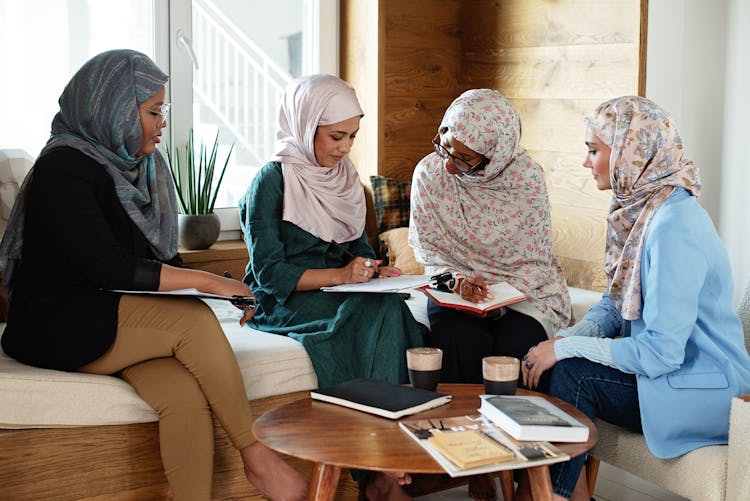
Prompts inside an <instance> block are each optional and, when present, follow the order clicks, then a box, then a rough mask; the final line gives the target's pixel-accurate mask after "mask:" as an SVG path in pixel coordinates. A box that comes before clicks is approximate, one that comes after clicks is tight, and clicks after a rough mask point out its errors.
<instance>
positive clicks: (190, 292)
mask: <svg viewBox="0 0 750 501" xmlns="http://www.w3.org/2000/svg"><path fill="white" fill-rule="evenodd" d="M112 292H119V293H121V294H148V295H152V296H190V297H197V298H203V299H223V300H225V301H237V300H238V298H236V297H234V296H220V295H218V294H211V293H210V292H201V291H199V290H198V289H176V290H172V291H126V290H122V289H113V290H112Z"/></svg>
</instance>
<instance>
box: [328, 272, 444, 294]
mask: <svg viewBox="0 0 750 501" xmlns="http://www.w3.org/2000/svg"><path fill="white" fill-rule="evenodd" d="M429 283H430V275H399V276H397V277H378V278H373V279H371V280H369V281H367V282H363V283H361V284H344V285H336V286H333V287H321V289H320V290H322V291H325V292H398V291H402V290H404V289H414V288H416V287H419V286H420V285H425V284H429Z"/></svg>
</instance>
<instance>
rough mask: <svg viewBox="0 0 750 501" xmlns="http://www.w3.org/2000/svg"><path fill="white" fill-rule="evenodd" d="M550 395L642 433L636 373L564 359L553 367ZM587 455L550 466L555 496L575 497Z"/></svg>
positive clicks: (588, 362) (588, 414)
mask: <svg viewBox="0 0 750 501" xmlns="http://www.w3.org/2000/svg"><path fill="white" fill-rule="evenodd" d="M549 393H550V395H552V396H555V397H557V398H559V399H561V400H565V401H566V402H568V403H570V404H571V405H573V406H575V407H577V408H578V409H579V410H580V411H581V412H583V413H584V414H586V416H588V417H589V419H591V420H592V421H593V420H594V418H599V419H603V420H604V421H607V422H609V423H612V424H615V425H618V426H623V427H625V428H629V429H631V430H634V431H641V414H640V409H639V406H638V388H637V385H636V379H635V376H634V375H633V374H626V373H624V372H621V371H619V370H617V369H614V368H612V367H607V366H606V365H601V364H598V363H596V362H591V361H590V360H586V359H584V358H569V359H566V360H560V361H559V362H557V364H555V366H554V367H553V368H552V377H551V381H550V389H549ZM586 456H587V454H581V455H580V456H576V457H574V458H572V459H571V460H570V461H567V462H565V463H555V464H553V465H550V468H549V472H550V476H551V477H552V489H553V490H554V492H555V494H557V495H559V496H562V497H564V498H568V499H570V498H571V496H572V495H573V489H574V488H575V485H576V482H577V481H578V477H579V475H580V474H581V470H582V469H583V466H584V464H585V462H586ZM591 494H593V493H591Z"/></svg>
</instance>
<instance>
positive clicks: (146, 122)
mask: <svg viewBox="0 0 750 501" xmlns="http://www.w3.org/2000/svg"><path fill="white" fill-rule="evenodd" d="M166 94H167V90H166V89H165V88H164V87H162V88H161V89H160V90H159V91H158V92H157V93H156V94H154V95H153V96H151V97H150V98H148V99H147V100H146V101H143V102H142V103H141V104H140V105H139V106H138V113H139V114H140V117H141V129H143V136H142V137H141V147H140V148H139V149H138V151H137V152H136V154H135V155H136V156H137V157H141V156H143V155H150V154H152V153H153V152H154V150H156V145H157V144H159V143H160V142H161V130H162V129H163V128H164V127H165V126H166V125H167V118H166V115H167V111H168V110H169V105H165V103H164V97H165V96H166ZM165 107H166V109H165Z"/></svg>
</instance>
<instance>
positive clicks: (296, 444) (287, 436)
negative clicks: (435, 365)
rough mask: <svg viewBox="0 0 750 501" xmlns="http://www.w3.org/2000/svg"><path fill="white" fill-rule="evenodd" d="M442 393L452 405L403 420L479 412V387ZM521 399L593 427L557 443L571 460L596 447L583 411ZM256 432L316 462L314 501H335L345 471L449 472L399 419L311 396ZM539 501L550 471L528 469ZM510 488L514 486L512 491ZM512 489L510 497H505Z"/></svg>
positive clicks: (258, 423)
mask: <svg viewBox="0 0 750 501" xmlns="http://www.w3.org/2000/svg"><path fill="white" fill-rule="evenodd" d="M438 391H440V392H442V393H447V394H450V395H453V401H452V402H451V403H449V404H446V405H443V406H440V407H436V408H434V409H430V410H429V411H425V412H422V413H419V414H415V415H413V416H407V417H406V418H404V419H416V418H423V417H424V418H430V417H452V416H463V415H472V414H476V413H477V409H479V405H480V399H479V395H480V394H481V393H483V392H484V387H483V386H482V385H478V384H442V385H440V386H439V387H438ZM518 394H519V395H538V396H543V397H545V398H547V399H548V400H550V401H552V402H554V403H555V404H556V405H558V406H559V407H560V408H562V409H563V410H564V411H565V412H567V413H568V414H570V415H571V416H573V417H575V418H576V419H577V420H579V421H581V422H582V423H584V424H585V425H586V426H588V427H589V439H588V441H586V442H583V443H555V446H557V447H558V448H559V449H561V450H563V451H564V452H566V453H567V454H568V455H570V457H574V456H577V455H579V454H583V453H584V452H586V451H588V450H589V449H591V448H592V447H593V446H594V444H595V443H596V439H597V433H596V427H595V426H594V424H593V423H592V422H591V420H589V419H588V418H587V417H586V416H585V415H584V414H583V413H582V412H580V411H579V410H578V409H576V408H575V407H573V406H572V405H570V404H567V403H565V402H563V401H562V400H559V399H557V398H554V397H550V396H549V395H544V394H541V393H536V392H531V391H526V390H521V389H519V390H518ZM253 432H254V433H255V436H256V437H257V439H258V440H260V441H261V442H262V443H263V444H265V445H267V446H268V447H270V448H271V449H273V450H275V451H277V452H281V453H283V454H287V455H290V456H294V457H297V458H300V459H304V460H307V461H311V462H313V463H314V467H313V470H312V476H311V479H310V492H309V495H308V499H310V500H332V499H333V498H334V495H335V492H336V486H337V484H338V481H339V476H340V475H341V470H342V469H352V468H355V469H360V470H374V471H406V472H408V473H445V470H443V468H442V467H441V466H440V465H439V464H438V463H437V462H436V461H435V460H434V459H432V457H431V456H430V455H429V454H428V453H427V452H426V451H425V450H424V449H423V448H422V447H421V446H420V445H419V444H417V443H416V442H415V441H414V440H413V439H411V438H410V437H409V436H407V435H406V434H405V433H404V432H403V431H401V429H400V428H399V427H398V420H390V419H385V418H381V417H378V416H375V415H372V414H367V413H365V412H359V411H356V410H353V409H348V408H346V407H341V406H338V405H334V404H329V403H326V402H320V401H316V400H312V399H310V398H309V397H308V398H303V399H301V400H297V401H295V402H292V403H289V404H286V405H282V406H280V407H277V408H276V409H273V410H271V411H269V412H267V413H265V414H263V415H262V416H261V417H259V418H258V419H256V420H255V424H254V425H253ZM526 471H527V472H528V475H529V480H530V482H531V491H532V495H533V498H534V499H535V500H544V501H547V500H551V499H552V483H551V481H550V475H549V468H548V467H547V466H546V465H545V466H536V467H533V468H526ZM500 476H501V479H502V480H503V481H502V482H501V483H502V485H503V495H504V497H505V499H512V495H513V493H512V485H513V483H512V472H511V471H504V472H500ZM509 486H510V487H509ZM506 490H510V492H506Z"/></svg>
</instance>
